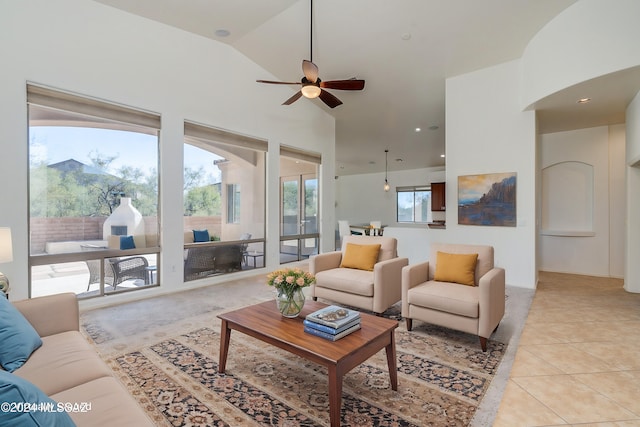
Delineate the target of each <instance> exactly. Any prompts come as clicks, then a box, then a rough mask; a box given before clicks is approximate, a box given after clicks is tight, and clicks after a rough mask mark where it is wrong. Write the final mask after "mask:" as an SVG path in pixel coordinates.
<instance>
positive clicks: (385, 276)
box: [309, 236, 409, 314]
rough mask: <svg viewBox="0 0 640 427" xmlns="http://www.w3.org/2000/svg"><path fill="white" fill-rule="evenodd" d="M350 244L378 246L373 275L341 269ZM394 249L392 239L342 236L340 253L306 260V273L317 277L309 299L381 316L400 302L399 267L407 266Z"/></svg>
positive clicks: (361, 271) (316, 256)
mask: <svg viewBox="0 0 640 427" xmlns="http://www.w3.org/2000/svg"><path fill="white" fill-rule="evenodd" d="M349 243H354V244H356V245H375V244H380V245H381V246H380V252H379V254H378V260H377V262H376V263H375V265H374V267H373V271H367V270H360V269H355V268H343V267H340V265H341V262H342V259H343V253H344V251H345V250H346V246H347V244H349ZM397 245H398V242H397V240H396V239H395V238H393V237H382V236H344V238H343V241H342V250H341V251H334V252H326V253H323V254H319V255H315V256H312V257H311V258H310V259H309V272H310V273H311V274H314V275H315V277H316V282H315V283H314V284H313V285H311V289H310V292H311V296H312V297H313V298H314V299H317V298H323V299H327V300H330V301H334V302H337V303H340V304H345V305H350V306H353V307H358V308H361V309H364V310H369V311H373V312H375V313H378V314H380V313H382V312H384V311H385V310H386V309H388V308H389V307H391V306H392V305H393V304H395V303H397V302H398V301H400V298H401V285H400V278H401V274H402V267H404V266H406V265H407V264H408V262H409V261H408V259H407V258H399V257H398V251H397Z"/></svg>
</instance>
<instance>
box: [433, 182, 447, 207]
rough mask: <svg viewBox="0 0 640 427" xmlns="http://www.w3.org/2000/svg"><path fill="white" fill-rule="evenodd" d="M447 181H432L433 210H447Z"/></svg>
mask: <svg viewBox="0 0 640 427" xmlns="http://www.w3.org/2000/svg"><path fill="white" fill-rule="evenodd" d="M446 200H447V199H446V196H445V183H444V182H432V183H431V211H432V212H444V211H445V210H446Z"/></svg>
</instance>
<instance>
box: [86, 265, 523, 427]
mask: <svg viewBox="0 0 640 427" xmlns="http://www.w3.org/2000/svg"><path fill="white" fill-rule="evenodd" d="M263 279H264V276H263V275H261V276H258V277H255V278H251V279H243V280H237V281H234V282H229V283H225V284H222V285H215V286H211V287H208V288H203V289H198V290H193V291H188V292H181V293H178V294H174V295H170V296H163V297H156V298H151V299H147V300H142V301H137V302H132V303H128V304H122V305H119V306H115V307H111V308H103V309H97V310H92V311H87V312H85V313H83V314H82V319H81V321H82V324H83V328H84V330H85V332H86V335H87V336H88V337H89V338H90V339H91V340H92V341H93V342H94V343H95V345H96V348H97V349H98V351H99V352H100V354H101V355H102V356H103V358H104V359H105V361H106V362H107V364H108V365H109V366H110V367H111V369H112V370H113V371H114V372H115V374H116V376H117V377H118V378H119V379H120V380H121V381H122V382H123V384H125V386H126V387H127V388H128V389H129V391H130V392H131V393H132V394H133V395H134V396H135V398H136V399H137V400H138V402H139V403H140V405H141V406H142V407H143V408H145V410H146V411H147V413H148V414H149V415H150V417H151V418H152V419H153V420H154V421H155V423H156V424H157V425H158V426H190V425H197V426H205V425H206V426H211V425H228V426H245V425H246V426H255V425H283V426H326V425H329V411H328V409H329V407H328V393H327V374H326V371H325V370H324V368H322V367H320V366H318V365H315V364H314V363H311V362H307V361H305V360H303V359H301V358H299V357H297V356H293V355H291V354H289V353H286V352H283V351H281V350H278V349H275V348H273V347H271V346H268V345H266V344H264V343H261V342H259V341H257V340H255V339H253V338H250V337H247V336H245V335H242V334H240V333H237V332H235V331H234V332H232V339H231V347H230V354H229V358H228V362H227V370H226V374H218V373H217V361H218V349H219V342H220V336H219V332H220V330H219V328H220V323H219V320H218V319H217V317H216V315H217V314H218V313H220V312H222V311H227V310H229V309H231V308H233V307H239V306H244V305H248V304H252V303H255V302H258V301H264V300H266V299H271V298H273V295H272V292H271V290H270V288H268V287H267V286H266V285H264V284H263ZM274 315H278V313H277V312H275V302H274ZM386 316H388V317H392V318H397V317H398V310H397V309H396V308H392V309H390V310H389V311H388V312H387V313H386ZM505 323H506V325H505V327H504V329H505V330H506V331H507V333H506V335H509V336H510V335H512V334H511V333H510V332H509V331H513V330H514V329H513V325H512V326H510V325H509V322H505ZM396 337H397V338H396V346H397V357H398V380H399V386H398V391H397V392H394V391H392V390H391V389H390V388H389V384H388V382H389V375H388V370H387V364H386V358H385V354H384V351H382V352H380V353H378V354H377V355H375V356H374V357H373V358H371V359H369V360H368V361H367V362H366V363H364V364H362V365H360V366H359V367H357V368H355V369H354V370H352V371H351V372H349V373H348V374H347V375H346V376H345V378H344V388H343V406H342V424H343V425H349V426H427V425H432V426H458V425H459V426H468V425H474V424H476V425H478V424H477V422H475V423H474V422H473V420H474V415H475V416H476V419H478V413H477V412H482V413H483V414H484V418H487V417H491V416H492V413H493V411H492V409H491V408H489V409H488V410H486V409H485V410H481V411H479V409H478V408H479V407H480V405H481V402H482V401H483V398H484V397H485V395H486V394H487V391H488V390H494V389H495V388H496V386H495V385H493V386H492V385H491V383H492V380H494V378H495V376H496V373H497V372H498V371H499V370H503V369H504V368H500V362H501V361H502V360H503V357H504V355H505V353H507V348H508V346H507V343H508V342H509V337H506V339H504V338H505V337H500V336H499V334H498V336H496V339H494V340H492V341H490V343H489V351H488V352H487V353H483V352H482V351H481V350H480V346H479V343H478V340H477V337H474V336H470V335H467V334H462V333H458V332H455V331H451V330H447V329H443V328H438V327H435V326H431V325H427V324H424V323H422V322H415V323H414V329H413V331H411V332H410V333H408V332H407V331H406V329H405V327H404V322H400V327H399V328H398V330H397V335H396ZM501 341H502V342H501ZM500 393H501V391H500V390H498V391H497V392H496V391H490V392H489V394H490V395H491V394H493V395H500ZM494 399H495V397H494ZM480 418H482V417H480ZM482 422H484V421H482ZM485 425H486V424H485Z"/></svg>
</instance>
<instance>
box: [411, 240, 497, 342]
mask: <svg viewBox="0 0 640 427" xmlns="http://www.w3.org/2000/svg"><path fill="white" fill-rule="evenodd" d="M438 252H442V253H445V254H478V258H477V262H476V263H475V271H472V279H471V280H472V281H473V286H469V285H463V284H459V283H452V282H448V281H446V282H445V281H436V280H434V279H435V277H436V275H437V274H436V269H437V259H438ZM428 259H429V261H425V262H422V263H418V264H413V265H410V266H407V267H405V268H403V270H402V316H403V317H404V318H405V320H406V324H407V330H409V331H410V330H411V327H412V321H413V319H418V320H422V321H424V322H429V323H433V324H436V325H440V326H444V327H447V328H451V329H456V330H459V331H462V332H467V333H470V334H474V335H478V337H479V338H480V346H481V347H482V351H487V339H488V338H489V337H490V336H491V334H492V333H493V332H494V331H495V330H496V329H497V328H498V324H499V323H500V321H501V320H502V317H503V316H504V306H505V272H504V269H502V268H498V267H494V264H493V247H492V246H484V245H462V244H443V243H433V244H432V245H431V248H430V254H429V258H428ZM443 268H444V267H443ZM441 271H442V270H441ZM470 273H471V272H470ZM439 275H440V274H438V276H439Z"/></svg>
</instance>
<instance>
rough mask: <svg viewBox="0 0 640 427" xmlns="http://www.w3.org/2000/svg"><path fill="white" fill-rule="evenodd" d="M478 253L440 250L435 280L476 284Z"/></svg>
mask: <svg viewBox="0 0 640 427" xmlns="http://www.w3.org/2000/svg"><path fill="white" fill-rule="evenodd" d="M477 260H478V254H450V253H447V252H440V251H438V254H437V261H436V272H435V274H434V280H437V281H439V282H453V283H460V284H461V285H468V286H474V285H475V274H474V273H475V271H476V262H477Z"/></svg>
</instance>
